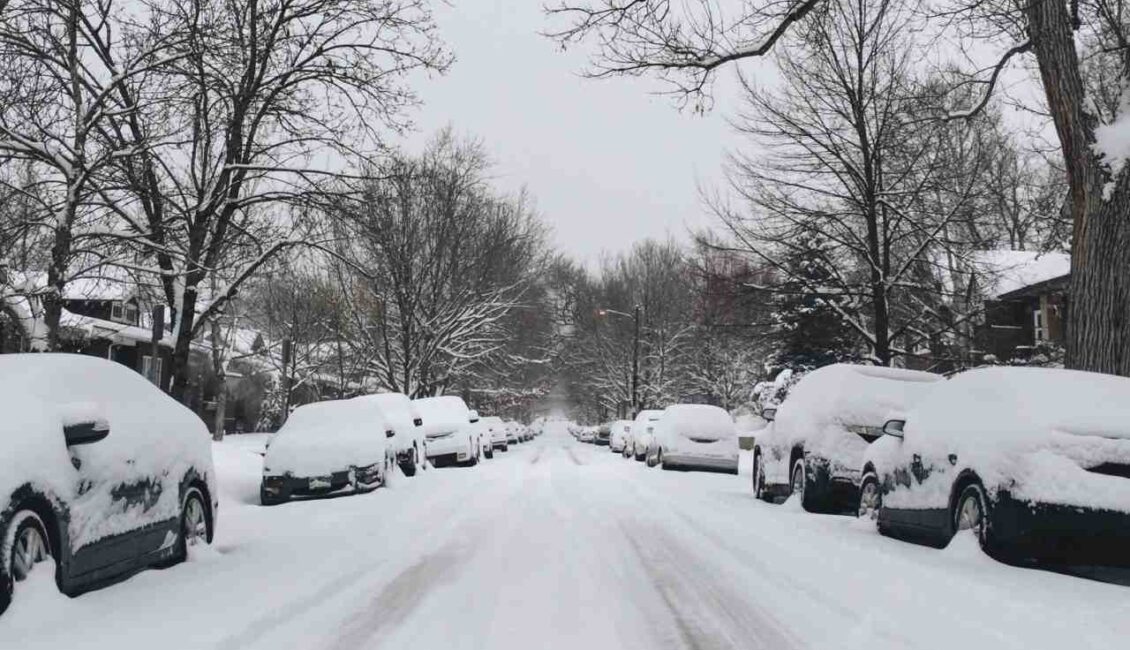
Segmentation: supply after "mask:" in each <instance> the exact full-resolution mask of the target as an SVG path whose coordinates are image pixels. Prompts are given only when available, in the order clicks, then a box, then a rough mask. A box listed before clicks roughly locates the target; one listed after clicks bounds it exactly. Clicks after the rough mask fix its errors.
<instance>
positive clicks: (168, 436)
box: [0, 353, 214, 547]
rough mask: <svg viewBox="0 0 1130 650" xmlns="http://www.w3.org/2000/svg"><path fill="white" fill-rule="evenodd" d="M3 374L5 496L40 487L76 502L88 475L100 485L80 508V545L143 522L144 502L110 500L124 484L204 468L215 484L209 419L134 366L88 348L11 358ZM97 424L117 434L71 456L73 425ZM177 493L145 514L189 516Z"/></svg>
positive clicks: (0, 420) (76, 508)
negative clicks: (117, 504) (123, 504)
mask: <svg viewBox="0 0 1130 650" xmlns="http://www.w3.org/2000/svg"><path fill="white" fill-rule="evenodd" d="M0 378H2V379H3V385H4V390H3V391H2V392H0V413H2V414H3V415H2V417H0V449H2V450H3V452H2V453H0V494H2V495H9V494H11V493H12V492H13V491H14V490H15V489H17V488H19V487H21V486H23V485H30V486H32V488H33V489H35V490H37V491H39V492H41V493H44V494H46V495H48V496H55V497H58V498H63V499H67V500H70V499H72V498H73V497H74V496H75V490H76V489H77V486H78V485H79V483H80V481H79V480H78V479H79V476H81V478H82V479H83V480H84V481H85V482H87V484H88V485H91V486H93V487H92V488H91V489H92V492H88V493H87V494H86V495H85V496H84V498H83V499H82V502H83V503H82V504H76V505H73V506H72V508H71V521H70V526H69V529H70V535H71V541H72V544H74V545H75V546H76V547H78V546H83V545H85V544H88V543H90V542H94V541H97V540H99V539H101V538H103V537H105V536H107V535H111V534H116V533H118V532H122V531H124V530H128V529H130V527H133V526H135V525H137V521H138V520H139V519H140V518H141V517H142V516H143V515H142V513H141V512H140V511H139V510H140V508H132V507H127V508H124V509H117V510H114V509H112V508H110V507H108V506H106V505H105V504H106V503H108V502H109V501H110V500H111V491H112V490H114V489H116V488H117V487H118V486H120V485H121V484H123V483H125V484H128V483H130V482H139V481H144V480H149V479H151V478H152V477H154V476H160V475H162V474H165V473H168V474H169V475H171V476H184V475H185V474H187V473H188V472H189V470H190V469H194V470H195V471H196V472H197V473H198V474H199V475H200V477H201V478H203V479H204V480H205V481H207V482H208V484H209V487H210V488H211V487H212V485H213V484H214V476H213V469H212V455H211V453H212V452H211V438H210V436H209V435H208V430H207V428H206V427H205V426H204V423H203V422H202V421H201V420H200V418H199V417H197V416H196V414H194V413H193V412H192V411H190V410H188V409H187V408H185V407H184V406H182V405H181V404H179V403H177V401H176V400H174V399H172V398H171V397H169V396H168V395H165V394H164V393H162V392H161V391H159V390H157V389H156V388H155V387H154V386H153V385H152V384H150V383H149V382H148V381H146V379H145V378H144V377H142V376H141V375H140V374H138V373H137V372H136V371H134V370H131V369H130V368H127V367H126V366H123V365H121V364H118V363H114V362H112V361H107V360H105V359H101V358H98V357H91V356H86V355H78V354H54V353H52V354H3V355H0ZM95 420H98V421H104V422H106V423H108V424H109V425H110V431H109V435H107V436H106V438H105V439H103V440H101V441H99V442H96V443H93V444H87V445H82V446H78V447H73V448H71V450H70V452H69V453H68V449H67V446H66V443H65V439H64V436H63V427H64V426H66V425H70V424H78V423H81V422H88V421H95ZM72 455H73V457H74V460H75V462H77V463H79V464H80V465H81V475H79V474H78V473H77V472H76V469H75V466H74V465H73V464H72ZM168 492H169V491H164V492H162V493H161V494H160V495H159V496H158V499H157V503H155V504H153V505H152V506H150V509H149V512H148V513H145V515H144V516H145V517H150V516H158V517H160V516H162V515H163V516H168V517H170V518H171V517H175V516H178V515H179V513H180V502H179V495H177V494H169V493H168ZM106 512H112V514H111V515H109V516H105V513H106Z"/></svg>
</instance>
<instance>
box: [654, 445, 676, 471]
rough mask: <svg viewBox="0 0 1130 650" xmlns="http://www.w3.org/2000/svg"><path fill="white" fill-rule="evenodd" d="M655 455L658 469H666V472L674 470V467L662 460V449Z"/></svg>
mask: <svg viewBox="0 0 1130 650" xmlns="http://www.w3.org/2000/svg"><path fill="white" fill-rule="evenodd" d="M655 453H656V463H658V464H659V466H660V467H662V468H663V469H666V470H671V469H674V468H675V466H674V465H671V464H670V463H668V462H667V461H666V460H665V459H664V458H663V450H662V449H660V450H659V451H657V452H655Z"/></svg>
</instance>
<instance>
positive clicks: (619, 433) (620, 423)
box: [608, 420, 632, 455]
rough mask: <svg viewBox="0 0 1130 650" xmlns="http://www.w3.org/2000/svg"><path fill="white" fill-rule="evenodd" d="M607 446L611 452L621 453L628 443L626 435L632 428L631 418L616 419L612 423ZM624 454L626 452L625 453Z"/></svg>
mask: <svg viewBox="0 0 1130 650" xmlns="http://www.w3.org/2000/svg"><path fill="white" fill-rule="evenodd" d="M610 429H611V434H610V435H609V441H608V446H609V448H611V450H612V452H613V453H617V454H622V453H624V449H625V448H626V447H627V445H628V435H629V434H630V433H631V430H632V421H631V420H616V421H615V422H613V423H612V426H611V428H610ZM625 455H626V454H625Z"/></svg>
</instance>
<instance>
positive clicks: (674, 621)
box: [0, 434, 1130, 650]
mask: <svg viewBox="0 0 1130 650" xmlns="http://www.w3.org/2000/svg"><path fill="white" fill-rule="evenodd" d="M262 442H263V438H262V437H261V436H243V437H231V438H229V439H228V440H227V441H226V442H224V443H220V444H217V445H216V446H215V450H214V455H215V458H216V465H217V471H218V474H219V476H220V480H221V488H222V494H221V513H220V519H219V526H218V535H217V539H216V542H215V544H214V546H213V547H212V548H211V549H206V550H205V551H204V553H203V554H202V555H197V556H196V557H194V558H193V560H192V561H190V562H189V563H188V564H184V565H180V566H176V567H173V568H172V569H168V570H164V571H149V572H146V573H143V574H141V575H138V576H135V577H133V578H131V579H129V580H127V581H125V582H122V583H120V584H117V585H114V586H111V587H108V588H106V589H103V590H100V591H95V592H91V593H88V594H86V595H83V596H80V597H78V598H76V599H68V598H67V597H65V596H62V595H60V594H59V593H58V591H57V590H56V588H55V586H54V584H53V583H52V581H51V579H50V576H49V575H48V574H47V572H46V571H39V572H38V573H39V575H33V576H32V578H31V579H30V581H29V584H28V585H27V586H28V588H27V589H26V590H24V591H23V592H22V593H21V595H20V598H19V599H17V601H16V602H14V603H13V605H12V607H11V609H10V610H9V612H8V613H7V615H5V616H4V617H3V618H2V619H0V638H3V639H4V641H5V643H4V645H5V647H11V648H21V649H26V650H30V649H32V648H63V647H105V648H123V649H125V648H153V647H163V648H186V649H187V648H195V649H203V648H227V649H236V648H239V649H244V648H248V649H249V648H275V649H277V648H327V649H328V648H409V647H413V648H424V649H428V648H586V649H588V650H595V649H598V648H641V649H644V648H702V649H713V648H747V649H752V648H766V649H774V650H775V649H782V648H868V649H874V648H952V647H967V648H986V647H992V648H1025V649H1031V648H1062V647H1074V648H1092V647H1094V648H1098V647H1119V646H1120V645H1121V644H1122V643H1123V642H1124V640H1125V639H1126V638H1127V635H1130V598H1128V597H1127V596H1128V593H1130V592H1128V591H1127V588H1126V587H1124V586H1119V585H1114V584H1106V583H1101V582H1094V581H1089V580H1085V579H1081V578H1075V577H1070V576H1064V575H1058V574H1054V573H1049V572H1044V571H1033V570H1025V569H1019V568H1014V567H1009V566H1005V565H1002V564H998V563H996V562H994V561H992V560H990V559H988V558H987V557H985V556H984V555H983V554H982V553H981V551H980V550H979V549H978V548H977V546H976V543H975V542H974V541H973V539H972V538H968V539H965V538H958V539H957V540H955V542H954V544H952V545H951V546H950V548H948V549H946V550H944V551H937V550H933V549H929V548H924V547H918V546H912V545H909V544H905V543H902V542H898V541H895V540H891V539H886V538H882V537H880V536H879V535H878V534H877V533H876V532H875V531H874V529H873V526H872V525H871V524H870V522H862V521H856V520H854V519H851V518H847V517H836V516H816V515H810V514H807V513H804V512H802V511H800V510H799V508H794V507H793V504H792V503H787V504H785V505H783V506H773V505H769V504H765V503H761V502H758V501H756V500H754V498H753V497H752V495H751V493H750V489H749V481H750V477H749V475H748V470H749V468H748V467H747V466H746V465H748V458H746V459H743V461H744V463H745V464H744V465H743V474H742V475H741V476H739V477H735V476H732V475H725V474H701V473H683V472H664V471H662V470H659V469H648V468H646V467H645V466H644V465H643V464H642V463H637V462H634V461H629V460H625V459H623V458H621V457H620V456H619V455H618V454H612V453H610V452H609V451H608V448H607V447H594V446H590V445H584V444H580V443H577V442H575V441H574V440H572V439H571V438H570V437H568V436H567V435H565V434H547V435H546V436H543V437H541V438H539V439H537V440H535V441H533V442H531V443H527V444H525V445H521V446H518V447H512V448H511V450H510V451H509V452H508V453H505V454H502V453H499V454H498V455H496V457H495V459H494V460H493V461H485V462H484V463H482V464H480V465H479V466H478V467H475V468H450V469H446V468H445V469H429V470H427V471H426V472H424V473H423V474H422V475H421V476H419V477H417V478H412V479H407V478H404V477H402V476H397V477H396V478H397V479H398V480H396V481H395V482H394V484H393V486H392V487H390V488H389V489H387V490H386V489H381V490H377V491H376V492H373V493H370V494H367V495H362V496H351V497H343V498H336V499H325V500H317V501H309V502H296V503H290V504H286V505H282V506H278V507H270V508H266V507H261V506H259V505H258V477H259V467H260V457H259V456H258V454H257V453H256V452H257V450H258V448H259V446H260V445H261V444H262Z"/></svg>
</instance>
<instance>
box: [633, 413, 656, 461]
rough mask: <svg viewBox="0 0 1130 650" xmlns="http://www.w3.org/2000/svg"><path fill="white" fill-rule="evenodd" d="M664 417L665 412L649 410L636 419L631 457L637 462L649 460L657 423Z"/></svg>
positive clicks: (638, 415)
mask: <svg viewBox="0 0 1130 650" xmlns="http://www.w3.org/2000/svg"><path fill="white" fill-rule="evenodd" d="M662 415H663V411H660V410H655V409H649V410H646V411H640V412H639V414H637V415H636V419H635V420H633V421H632V432H631V434H630V435H631V439H630V440H629V442H630V446H631V454H630V455H631V456H632V457H634V458H635V459H636V460H638V461H645V460H647V449H648V447H650V446H651V444H652V442H653V440H654V437H655V423H656V422H658V421H659V418H660V416H662Z"/></svg>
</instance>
